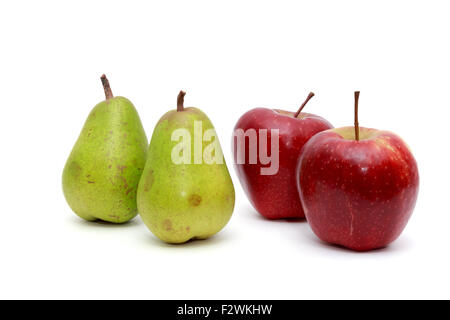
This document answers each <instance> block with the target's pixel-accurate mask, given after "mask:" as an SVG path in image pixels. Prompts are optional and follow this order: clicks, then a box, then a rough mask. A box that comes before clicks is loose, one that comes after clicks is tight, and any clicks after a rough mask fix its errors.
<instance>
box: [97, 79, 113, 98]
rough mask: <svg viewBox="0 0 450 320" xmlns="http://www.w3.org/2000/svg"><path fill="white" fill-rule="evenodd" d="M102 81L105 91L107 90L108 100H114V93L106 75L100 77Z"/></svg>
mask: <svg viewBox="0 0 450 320" xmlns="http://www.w3.org/2000/svg"><path fill="white" fill-rule="evenodd" d="M100 79H101V80H102V84H103V90H105V96H106V100H109V99H112V98H114V95H113V93H112V91H111V87H110V86H109V81H108V78H106V76H105V75H102V76H101V77H100Z"/></svg>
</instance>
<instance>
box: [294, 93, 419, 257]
mask: <svg viewBox="0 0 450 320" xmlns="http://www.w3.org/2000/svg"><path fill="white" fill-rule="evenodd" d="M358 98H359V92H356V93H355V126H354V127H344V128H338V129H331V130H327V131H324V132H321V133H319V134H317V135H316V136H314V137H313V138H312V139H311V140H309V141H308V143H307V144H306V145H305V147H304V150H303V154H302V156H301V157H300V159H299V163H298V167H297V177H298V187H299V193H300V197H301V199H302V203H303V208H304V209H305V214H306V218H307V220H308V222H309V224H310V226H311V228H312V230H313V231H314V233H315V234H316V235H317V236H318V237H319V238H320V239H322V240H323V241H326V242H329V243H333V244H338V245H341V246H344V247H347V248H349V249H353V250H358V251H365V250H371V249H376V248H381V247H384V246H386V245H388V244H389V243H391V242H392V241H394V240H395V239H396V238H397V237H398V236H399V235H400V233H401V232H402V231H403V229H404V228H405V226H406V224H407V222H408V220H409V218H410V216H411V214H412V212H413V209H414V206H415V203H416V199H417V194H418V190H419V173H418V169H417V164H416V161H415V159H414V157H413V155H412V153H411V151H410V150H409V148H408V146H407V145H406V144H405V143H404V142H403V141H402V139H400V137H398V136H397V135H395V134H394V133H391V132H388V131H380V130H376V129H368V128H360V127H359V124H358Z"/></svg>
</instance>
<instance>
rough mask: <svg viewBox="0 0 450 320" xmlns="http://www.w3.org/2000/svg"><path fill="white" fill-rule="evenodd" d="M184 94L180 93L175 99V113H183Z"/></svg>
mask: <svg viewBox="0 0 450 320" xmlns="http://www.w3.org/2000/svg"><path fill="white" fill-rule="evenodd" d="M185 95H186V92H184V91H180V93H179V94H178V98H177V111H184V96H185Z"/></svg>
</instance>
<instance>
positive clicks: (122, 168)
mask: <svg viewBox="0 0 450 320" xmlns="http://www.w3.org/2000/svg"><path fill="white" fill-rule="evenodd" d="M126 168H127V166H117V169H118V170H120V173H123V170H124V169H126Z"/></svg>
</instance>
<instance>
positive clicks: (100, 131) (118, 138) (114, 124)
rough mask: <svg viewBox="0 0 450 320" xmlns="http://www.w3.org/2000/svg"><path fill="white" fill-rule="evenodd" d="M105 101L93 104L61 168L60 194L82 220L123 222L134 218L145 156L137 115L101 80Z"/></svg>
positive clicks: (142, 134)
mask: <svg viewBox="0 0 450 320" xmlns="http://www.w3.org/2000/svg"><path fill="white" fill-rule="evenodd" d="M101 79H102V82H103V86H104V89H105V95H106V100H105V101H103V102H100V103H99V104H97V105H96V106H95V107H94V109H92V111H91V113H90V114H89V117H88V118H87V120H86V122H85V124H84V127H83V130H82V131H81V134H80V136H79V138H78V140H77V142H76V143H75V146H74V147H73V149H72V152H71V154H70V156H69V159H68V160H67V162H66V165H65V167H64V172H63V176H62V185H63V191H64V196H65V197H66V200H67V203H68V204H69V206H70V207H71V208H72V210H73V211H74V212H75V213H76V214H77V215H78V216H80V217H81V218H83V219H86V220H89V221H93V220H97V219H100V220H104V221H108V222H114V223H121V222H125V221H128V220H130V219H132V218H133V217H135V216H136V215H137V205H136V189H137V185H138V182H139V179H140V177H141V174H142V170H143V168H144V164H145V160H146V155H147V147H148V142H147V137H146V136H145V132H144V129H143V128H142V124H141V120H140V119H139V115H138V113H137V111H136V109H135V108H134V106H133V104H132V103H131V102H130V101H129V100H128V99H126V98H123V97H114V96H113V94H112V92H111V88H110V86H109V82H108V79H106V77H105V75H103V76H102V78H101Z"/></svg>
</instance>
